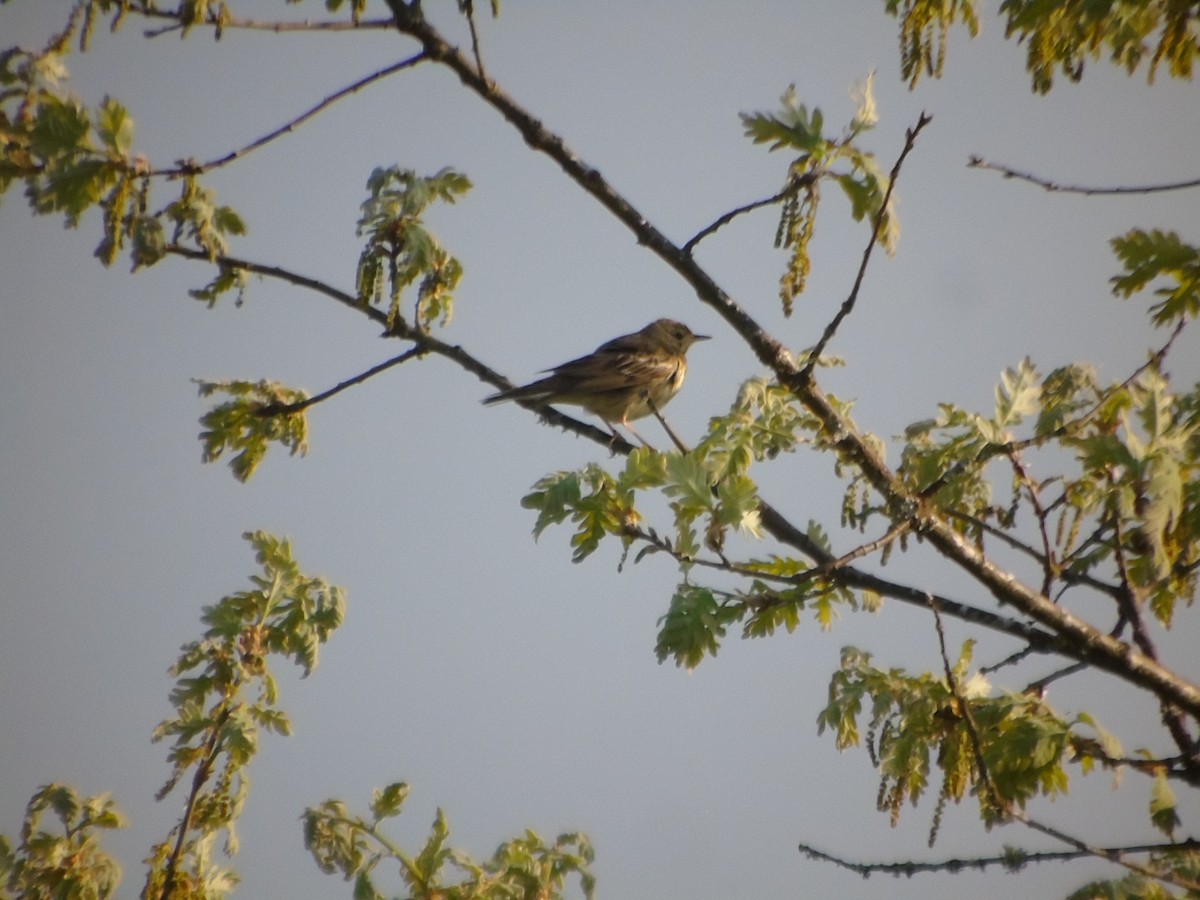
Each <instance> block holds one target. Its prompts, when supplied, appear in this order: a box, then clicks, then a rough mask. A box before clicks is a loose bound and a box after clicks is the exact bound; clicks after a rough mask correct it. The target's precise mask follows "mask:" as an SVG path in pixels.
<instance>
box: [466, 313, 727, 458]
mask: <svg viewBox="0 0 1200 900" xmlns="http://www.w3.org/2000/svg"><path fill="white" fill-rule="evenodd" d="M707 340H709V335H706V334H694V333H693V332H692V330H691V329H690V328H688V327H687V326H686V325H684V324H683V323H682V322H676V321H673V320H672V319H657V320H656V321H654V322H651V323H650V324H649V325H647V326H646V327H645V328H643V329H642V330H641V331H635V332H633V333H632V334H624V335H621V336H620V337H617V338H613V339H612V340H611V341H608V342H606V343H604V344H601V345H600V346H599V347H597V348H596V349H595V350H594V351H592V352H591V353H589V354H588V355H587V356H581V357H579V358H578V359H573V360H571V361H570V362H565V363H562V364H561V365H558V366H555V367H554V368H552V369H543V370H542V371H544V372H549V373H550V374H549V375H547V376H546V377H545V378H541V379H539V380H537V381H534V382H532V383H530V384H526V385H523V386H521V387H513V388H508V389H507V390H503V391H500V392H498V393H495V394H492V395H491V396H490V397H485V398H484V400H483V403H484V404H485V405H491V404H493V403H503V402H505V401H506V400H532V401H534V402H538V403H565V404H569V405H572V406H582V407H583V408H584V409H586V410H587V411H588V412H590V413H592V414H593V415H595V416H598V417H599V418H600V419H601V420H602V421H603V422H604V424H605V425H607V426H608V428H609V430H610V431H611V432H612V433H613V435H614V436H616V434H617V432H616V429H615V427H614V424H615V423H620V425H621V426H622V427H623V428H625V429H626V430H627V431H628V432H629V433H630V434H632V435H633V436H634V437H636V438H637V439H638V440H639V441H641V442H642V443H643V444H645V443H646V441H645V440H643V438H642V436H641V435H639V434H638V433H637V432H636V431H634V430H633V428H632V427H631V426H630V424H629V421H630V420H631V419H640V418H642V417H644V416H648V415H649V414H650V413H651V412H654V411H658V412H661V411H662V408H663V407H664V406H666V405H667V403H668V402H670V400H671V398H672V397H674V396H675V394H676V393H677V392H678V391H679V388H680V386H681V385H682V384H683V377H684V375H686V374H687V351H688V348H690V347H691V346H692V344H694V343H696V342H697V341H707Z"/></svg>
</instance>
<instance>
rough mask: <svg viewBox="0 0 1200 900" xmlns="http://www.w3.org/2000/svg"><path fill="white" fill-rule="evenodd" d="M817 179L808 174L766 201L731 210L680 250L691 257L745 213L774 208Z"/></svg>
mask: <svg viewBox="0 0 1200 900" xmlns="http://www.w3.org/2000/svg"><path fill="white" fill-rule="evenodd" d="M815 179H816V175H815V174H813V173H812V172H807V173H805V174H804V175H803V176H801V177H800V178H795V179H792V180H790V181H789V182H788V183H787V184H786V185H785V186H784V188H783V190H781V191H780V192H779V193H778V194H775V195H774V196H772V197H767V198H766V199H763V200H755V201H754V202H753V203H747V204H746V205H745V206H739V207H738V208H737V209H731V210H730V211H729V212H727V213H725V215H723V216H721V217H720V218H719V219H717V220H716V221H715V222H713V223H712V224H710V225H706V226H705V227H704V228H702V229H700V231H698V232H696V234H695V235H694V236H693V237H692V238H691V239H690V240H689V241H688V242H687V243H686V244H684V245H683V246H682V247H681V248H680V250H682V251H683V252H684V253H686V254H687V255H688V256H691V255H692V251H693V250H695V249H696V245H697V244H699V243H700V242H701V241H702V240H704V239H705V238H706V237H708V236H709V235H710V234H712V233H713V232H715V231H717V230H718V229H720V228H723V227H724V226H726V225H728V224H729V223H730V222H732V221H733V220H734V219H736V218H737V217H738V216H740V215H744V214H745V213H748V212H753V211H754V210H756V209H762V208H763V207H764V206H772V205H774V204H776V203H781V202H782V201H784V200H786V199H787V198H788V197H790V196H792V195H793V194H795V193H796V192H797V191H799V190H800V189H801V188H803V187H806V186H807V185H809V184H812V182H813V181H814V180H815Z"/></svg>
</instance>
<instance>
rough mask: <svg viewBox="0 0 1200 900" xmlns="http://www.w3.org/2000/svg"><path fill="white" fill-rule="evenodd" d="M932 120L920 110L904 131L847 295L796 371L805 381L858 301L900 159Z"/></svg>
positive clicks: (905, 155)
mask: <svg viewBox="0 0 1200 900" xmlns="http://www.w3.org/2000/svg"><path fill="white" fill-rule="evenodd" d="M932 121H933V117H932V116H930V115H927V114H926V113H921V115H920V116H919V117H918V118H917V124H916V125H914V126H913V127H912V128H909V129H907V130H906V131H905V132H904V148H903V149H902V150H901V151H900V155H899V156H898V157H896V163H895V165H893V166H892V172H891V175H890V176H889V178H888V186H887V190H886V191H884V193H883V202H882V203H880V204H879V211H878V212H877V213H876V214H875V221H874V224H873V226H872V228H871V238H870V240H868V241H867V248H866V249H865V250H864V251H863V257H862V262H861V263H859V265H858V273H857V274H856V275H855V276H854V286H853V287H852V288H850V295H849V296H848V297H847V298H846V300H845V301H844V302H843V303H842V306H841V309H839V310H838V311H837V315H835V316H834V317H833V319H832V320H830V322H829V324H828V325H826V326H825V332H824V333H823V334H822V335H821V339H820V340H818V341H817V343H816V345H815V346H814V347H813V348H812V349H811V350H810V351H808V353H807V359H808V361H807V362H806V363H805V364H804V368H802V369H801V370H800V373H799V374H800V378H801V379H804V380H809V379H811V378H812V372H813V369H814V368H815V367H816V365H817V363H818V362H819V361H820V359H821V354H822V353H824V352H825V347H826V346H827V345H828V344H829V342H830V341H831V340H833V336H834V334H835V333H836V332H837V330H838V326H839V325H841V324H842V322H843V321H844V320H845V318H846V317H847V316H848V315H850V313H851V312H852V311H853V310H854V304H855V303H857V302H858V292H859V289H860V288H861V287H862V283H863V278H864V277H866V274H867V264H868V263H869V262H870V261H871V253H872V252H873V251H874V249H875V244H876V242H877V241H878V240H879V232H880V230H881V229H882V228H883V217H884V214H885V212H886V211H887V208H888V203H889V202H890V201H891V199H892V191H893V190H894V189H895V187H896V179H898V178H899V177H900V167H901V166H903V165H904V160H905V158H907V156H908V154H909V153H911V152H912V149H913V147H914V146H915V145H916V142H917V135H919V134H920V133H921V130H922V129H923V128H924V127H925V126H926V125H928V124H929V123H930V122H932Z"/></svg>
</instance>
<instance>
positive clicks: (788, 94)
mask: <svg viewBox="0 0 1200 900" xmlns="http://www.w3.org/2000/svg"><path fill="white" fill-rule="evenodd" d="M779 104H780V107H781V109H780V110H779V111H778V112H776V113H765V112H758V113H742V117H741V118H742V126H743V127H744V128H745V132H746V137H748V138H750V139H751V140H753V141H754V143H756V144H766V143H770V144H771V147H770V149H771V150H781V149H784V148H790V149H793V150H801V151H804V152H809V153H811V152H814V151H816V150H818V149H819V148H820V147H821V146H822V145H823V144H824V143H825V139H824V137H823V136H822V134H821V127H822V125H823V124H824V117H823V116H822V115H821V111H820V110H819V109H814V110H813V111H812V113H811V114H810V113H809V111H808V107H807V106H805V105H804V104H803V103H799V102H797V99H796V86H795V85H794V84H793V85H789V86H788V89H787V90H786V91H784V92H783V96H781V97H780V98H779Z"/></svg>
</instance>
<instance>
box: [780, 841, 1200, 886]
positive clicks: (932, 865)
mask: <svg viewBox="0 0 1200 900" xmlns="http://www.w3.org/2000/svg"><path fill="white" fill-rule="evenodd" d="M799 849H800V852H801V853H803V854H804V855H805V856H807V857H809V858H810V859H816V860H820V861H821V862H829V863H833V864H834V865H835V866H838V867H840V868H843V869H849V870H850V871H851V872H855V873H857V874H859V875H862V876H864V877H865V876H868V875H873V874H875V873H876V872H880V873H883V874H886V875H892V876H894V877H897V878H899V877H900V876H902V875H903V876H904V877H906V878H908V877H911V876H913V875H919V874H922V873H926V872H951V873H954V872H961V871H963V870H964V869H979V870H980V871H982V870H984V869H987V868H990V867H992V866H1003V867H1004V868H1006V869H1008V870H1009V871H1010V872H1015V871H1017V870H1018V869H1020V868H1022V867H1023V866H1025V865H1026V864H1028V863H1042V862H1068V861H1070V860H1074V859H1084V858H1089V857H1093V856H1095V855H1096V854H1095V853H1093V852H1090V851H1085V850H1044V851H1040V852H1030V851H1026V850H1016V849H1013V850H1008V851H1006V852H1005V853H1002V854H1000V855H999V856H977V857H968V858H966V859H959V858H954V859H944V860H940V861H937V862H912V861H909V862H887V863H885V862H855V861H853V860H848V859H845V858H844V857H840V856H835V855H834V854H832V853H826V852H825V851H824V850H818V849H817V848H815V847H812V846H809V845H808V844H801V845H800V848H799ZM1096 849H1098V850H1099V852H1100V853H1101V854H1102V855H1103V856H1104V858H1105V859H1107V858H1108V857H1109V856H1110V855H1118V856H1121V855H1127V854H1130V853H1171V852H1174V851H1176V850H1178V851H1180V852H1189V851H1195V850H1200V841H1198V840H1195V839H1192V838H1189V839H1187V840H1185V841H1178V842H1176V843H1173V844H1133V845H1130V846H1127V847H1100V848H1096Z"/></svg>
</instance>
